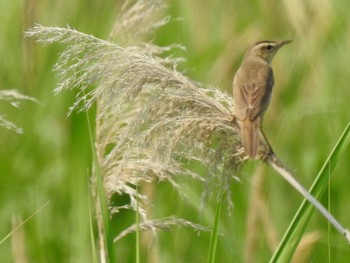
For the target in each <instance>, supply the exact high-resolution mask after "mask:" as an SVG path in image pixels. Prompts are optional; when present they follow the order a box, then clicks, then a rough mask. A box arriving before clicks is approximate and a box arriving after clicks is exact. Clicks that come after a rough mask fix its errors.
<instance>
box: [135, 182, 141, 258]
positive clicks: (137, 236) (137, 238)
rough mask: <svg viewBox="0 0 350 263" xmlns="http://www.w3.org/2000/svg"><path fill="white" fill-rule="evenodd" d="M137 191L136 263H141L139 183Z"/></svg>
mask: <svg viewBox="0 0 350 263" xmlns="http://www.w3.org/2000/svg"><path fill="white" fill-rule="evenodd" d="M136 193H137V196H136V198H137V200H136V218H135V220H136V259H135V262H136V263H140V218H139V199H138V195H139V185H138V184H137V185H136Z"/></svg>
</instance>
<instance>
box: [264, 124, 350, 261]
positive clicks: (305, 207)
mask: <svg viewBox="0 0 350 263" xmlns="http://www.w3.org/2000/svg"><path fill="white" fill-rule="evenodd" d="M349 143H350V123H349V124H348V125H347V127H346V128H345V130H344V132H343V134H342V135H341V136H340V138H339V140H338V142H337V143H336V145H335V147H334V148H333V150H332V152H331V153H330V155H329V156H328V158H327V160H326V162H325V163H324V165H323V167H322V168H321V170H320V172H319V174H318V175H317V177H316V179H315V181H314V183H313V184H312V186H311V188H310V190H309V191H310V193H311V194H312V195H313V196H314V197H315V198H317V199H319V198H320V197H321V196H322V194H323V192H324V190H325V189H326V187H327V185H328V182H329V177H330V176H331V175H332V174H333V172H334V169H335V167H336V165H337V163H338V161H339V159H340V158H341V156H342V155H343V153H344V151H345V149H346V148H347V146H348V145H349ZM313 210H314V207H313V206H312V205H311V204H310V203H309V202H308V201H306V200H304V201H303V202H302V204H301V205H300V207H299V209H298V211H297V213H296V214H295V216H294V218H293V220H292V222H291V224H290V225H289V227H288V229H287V231H286V232H285V234H284V236H283V238H282V240H281V242H280V244H279V246H278V248H277V250H276V251H275V253H274V255H273V256H272V258H271V260H270V262H289V261H290V259H291V258H292V256H293V254H294V252H295V249H296V248H297V246H298V244H299V241H300V239H301V238H302V235H303V233H304V230H305V228H306V226H307V224H308V222H309V219H310V217H311V215H312V212H313Z"/></svg>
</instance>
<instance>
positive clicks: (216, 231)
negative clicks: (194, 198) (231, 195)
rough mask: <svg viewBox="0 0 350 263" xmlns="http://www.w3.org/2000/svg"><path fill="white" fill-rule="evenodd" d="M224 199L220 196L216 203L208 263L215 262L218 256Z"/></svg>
mask: <svg viewBox="0 0 350 263" xmlns="http://www.w3.org/2000/svg"><path fill="white" fill-rule="evenodd" d="M223 198H224V197H223V196H220V197H219V198H218V200H217V203H216V209H215V220H214V227H213V230H212V232H211V236H210V244H209V254H208V263H214V262H215V254H216V247H217V243H218V234H219V221H220V214H221V207H222V202H223Z"/></svg>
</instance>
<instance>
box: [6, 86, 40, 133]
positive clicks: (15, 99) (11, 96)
mask: <svg viewBox="0 0 350 263" xmlns="http://www.w3.org/2000/svg"><path fill="white" fill-rule="evenodd" d="M1 100H2V101H4V102H6V103H9V104H11V105H12V106H13V107H15V108H19V107H20V104H21V100H31V101H34V102H37V103H38V101H37V100H36V99H34V98H32V97H29V96H25V95H23V94H21V93H19V92H18V91H16V90H0V101H1ZM0 126H1V127H4V128H5V129H8V130H12V131H14V132H16V133H19V134H21V133H23V129H22V128H19V127H17V125H16V124H14V123H13V122H11V121H9V120H7V119H6V118H5V115H0Z"/></svg>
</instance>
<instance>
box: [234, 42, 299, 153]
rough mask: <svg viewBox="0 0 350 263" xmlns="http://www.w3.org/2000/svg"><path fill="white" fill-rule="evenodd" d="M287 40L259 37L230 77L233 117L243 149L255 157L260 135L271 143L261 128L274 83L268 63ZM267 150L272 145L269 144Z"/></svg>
mask: <svg viewBox="0 0 350 263" xmlns="http://www.w3.org/2000/svg"><path fill="white" fill-rule="evenodd" d="M290 42H292V41H291V40H286V41H280V42H278V41H267V40H265V41H260V42H257V43H255V44H254V45H253V46H252V47H250V48H249V49H248V51H247V53H246V54H245V56H244V59H243V62H242V64H241V66H240V68H239V69H238V71H237V73H236V75H235V77H234V80H233V97H234V101H235V110H234V111H235V118H236V120H237V121H238V123H239V125H240V128H241V140H242V145H243V149H244V151H245V153H246V154H247V155H248V156H249V158H251V159H255V158H256V156H257V153H258V147H259V143H260V137H261V136H260V135H262V136H263V137H264V139H265V142H266V143H267V144H268V146H269V147H270V145H269V143H268V141H267V140H266V138H265V135H264V133H263V132H262V130H261V126H262V121H263V117H264V113H265V111H266V109H267V107H268V106H269V103H270V99H271V92H272V87H273V84H274V77H273V71H272V68H271V66H270V64H271V62H272V59H273V57H274V56H275V54H276V53H277V51H278V50H279V49H280V48H281V47H282V46H284V45H286V44H289V43H290ZM270 151H271V152H272V149H271V147H270Z"/></svg>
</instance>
